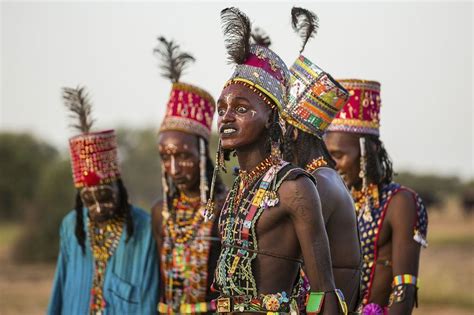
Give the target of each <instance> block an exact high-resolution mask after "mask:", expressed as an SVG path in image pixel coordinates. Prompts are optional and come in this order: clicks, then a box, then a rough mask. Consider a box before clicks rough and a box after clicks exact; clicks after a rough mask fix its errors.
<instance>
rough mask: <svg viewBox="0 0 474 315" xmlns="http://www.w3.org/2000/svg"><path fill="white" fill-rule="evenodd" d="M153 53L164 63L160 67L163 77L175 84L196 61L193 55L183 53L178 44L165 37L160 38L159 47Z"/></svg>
mask: <svg viewBox="0 0 474 315" xmlns="http://www.w3.org/2000/svg"><path fill="white" fill-rule="evenodd" d="M153 52H154V53H155V55H156V56H157V57H158V58H160V59H161V61H162V62H163V64H162V65H160V69H161V70H162V72H161V75H162V76H164V77H165V78H168V79H170V80H171V82H173V83H175V82H178V81H179V78H180V77H181V74H183V72H184V70H185V69H186V68H187V67H188V66H189V64H190V63H191V62H194V61H195V59H194V57H193V56H192V55H190V54H188V53H185V52H181V51H180V50H179V45H178V44H176V43H175V42H174V41H172V40H170V41H168V40H166V38H164V37H163V36H160V37H158V46H156V48H155V49H153Z"/></svg>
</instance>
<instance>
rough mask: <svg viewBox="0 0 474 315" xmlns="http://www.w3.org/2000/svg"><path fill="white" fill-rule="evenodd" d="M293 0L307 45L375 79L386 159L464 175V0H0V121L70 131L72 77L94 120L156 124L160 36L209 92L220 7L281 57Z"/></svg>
mask: <svg viewBox="0 0 474 315" xmlns="http://www.w3.org/2000/svg"><path fill="white" fill-rule="evenodd" d="M293 5H297V6H302V7H305V8H307V9H310V10H312V11H313V12H315V13H316V14H317V15H318V17H319V24H320V28H319V32H318V34H317V36H316V37H315V38H313V39H312V40H311V41H310V42H309V43H308V45H307V46H306V49H305V51H304V55H305V56H306V57H308V58H309V59H311V60H312V61H313V62H315V63H316V64H317V65H318V66H319V67H321V68H322V69H324V70H325V71H327V72H329V73H330V74H331V75H332V76H333V77H335V78H359V79H369V80H377V81H379V82H381V85H382V90H381V98H382V110H381V138H382V140H383V141H384V143H385V146H386V148H387V150H388V152H389V154H390V155H391V157H392V159H393V160H394V165H395V169H396V170H399V171H401V170H408V171H413V172H417V173H435V174H439V175H456V176H460V177H462V178H464V179H472V178H474V167H473V157H474V147H473V120H474V116H473V115H474V113H473V103H474V102H473V94H472V89H473V82H472V73H473V54H472V51H473V34H472V33H473V25H472V17H473V10H474V9H473V4H472V3H471V2H455V1H450V2H400V3H399V2H358V1H351V2H335V1H331V2H316V1H311V2H295V1H293V2H270V1H265V2H256V1H252V2H237V1H234V2H223V1H222V2H220V3H219V2H197V1H193V2H182V1H180V2H176V1H175V2H121V3H118V2H33V3H26V2H20V1H13V2H7V1H3V2H1V4H0V6H1V7H0V10H1V26H0V28H1V32H0V33H1V40H0V43H1V47H0V51H1V65H0V67H1V68H0V69H1V89H0V96H1V97H0V99H1V104H0V105H1V106H0V131H16V132H25V131H26V132H31V133H34V134H35V135H36V136H37V137H39V138H42V139H44V140H46V141H48V142H50V143H52V144H54V145H56V146H58V147H60V148H66V145H67V139H68V138H69V137H71V136H73V135H74V131H73V130H72V129H71V128H70V127H69V124H70V123H71V121H70V120H69V119H68V113H67V111H66V109H65V107H64V105H63V103H62V100H61V98H60V95H61V93H60V91H61V87H63V86H69V87H75V86H77V85H84V86H86V88H87V89H88V91H89V94H90V97H91V100H92V102H93V104H94V113H93V116H94V118H95V119H96V121H97V123H96V126H95V127H96V129H97V130H100V129H103V128H117V127H124V126H126V127H131V128H144V127H151V128H156V129H158V127H159V125H160V122H161V120H162V118H163V115H164V112H165V106H166V103H167V99H168V96H169V92H170V88H171V83H170V82H169V81H168V80H167V79H164V78H162V77H160V71H159V69H158V64H159V62H158V60H157V59H156V57H155V56H154V55H153V48H154V47H155V46H156V44H157V37H158V36H160V35H163V36H165V37H167V38H170V39H174V40H176V41H177V42H178V43H179V44H180V45H181V48H182V50H184V51H187V52H190V53H191V54H193V55H194V57H195V58H196V62H195V63H194V64H193V65H191V66H190V67H189V68H188V70H187V72H186V73H185V74H184V75H183V76H182V81H183V82H188V83H192V84H195V85H198V86H200V87H202V88H204V89H206V90H208V91H209V92H210V93H211V94H212V95H214V96H215V97H218V96H219V94H220V92H221V90H222V86H223V84H224V83H225V81H226V80H227V78H228V77H229V76H230V75H231V73H232V69H233V67H232V65H229V64H227V62H226V54H225V49H224V42H223V36H222V32H221V27H220V16H219V12H220V10H222V9H223V8H225V7H227V6H237V7H239V8H240V9H241V10H242V11H243V12H245V13H246V14H247V15H248V16H249V17H250V18H251V20H252V22H253V25H254V26H258V27H260V28H262V29H263V30H265V32H266V33H267V34H268V35H269V36H270V37H271V39H272V46H271V47H272V49H273V50H274V51H275V52H277V53H278V54H279V55H280V56H281V57H282V58H283V60H284V61H285V62H286V63H287V64H288V65H291V64H292V63H293V61H294V60H295V59H296V58H297V57H298V52H299V48H300V40H299V38H298V36H297V35H296V34H295V33H294V32H293V31H292V29H291V26H290V10H291V7H292V6H293ZM214 125H215V124H214Z"/></svg>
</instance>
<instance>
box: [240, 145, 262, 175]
mask: <svg viewBox="0 0 474 315" xmlns="http://www.w3.org/2000/svg"><path fill="white" fill-rule="evenodd" d="M235 152H236V153H237V159H238V161H239V166H240V169H241V170H243V171H250V170H252V169H254V168H255V167H256V166H257V165H258V164H259V163H260V162H262V161H263V160H264V159H265V158H266V157H267V156H268V155H269V153H268V152H267V151H266V146H265V141H257V142H255V143H252V144H250V145H247V146H245V147H243V148H239V149H236V150H235Z"/></svg>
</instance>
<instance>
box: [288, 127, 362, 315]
mask: <svg viewBox="0 0 474 315" xmlns="http://www.w3.org/2000/svg"><path fill="white" fill-rule="evenodd" d="M299 132H303V131H299V130H298V129H294V135H293V136H294V137H295V139H296V138H297V137H298V133H299ZM307 150H308V151H309V152H308V154H309V155H308V156H310V157H311V159H317V158H319V157H321V156H323V150H322V148H321V147H320V146H311V147H309V148H307ZM292 162H293V164H295V165H298V166H300V167H302V168H305V167H306V162H304V161H300V160H299V159H298V157H297V156H295V159H294V160H293V161H292ZM312 175H313V176H314V177H315V178H316V182H317V186H316V188H317V190H318V193H319V197H320V199H321V205H322V213H323V217H324V223H325V226H326V231H327V234H328V239H329V247H330V248H331V261H332V268H333V269H332V271H333V274H334V280H335V283H336V287H337V288H339V289H340V290H341V291H342V293H343V294H344V297H345V299H346V302H347V306H348V308H349V310H355V308H356V307H357V302H358V294H359V281H360V272H359V264H360V260H361V254H360V245H359V235H358V230H357V219H356V216H355V208H354V202H353V200H352V197H351V195H350V193H349V191H348V190H347V188H346V185H345V184H344V182H343V181H342V179H341V176H339V174H338V173H337V172H336V171H335V170H333V169H332V168H329V167H321V168H318V169H316V170H315V171H313V173H312Z"/></svg>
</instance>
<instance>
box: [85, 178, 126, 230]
mask: <svg viewBox="0 0 474 315" xmlns="http://www.w3.org/2000/svg"><path fill="white" fill-rule="evenodd" d="M80 196H81V199H82V202H83V204H84V206H85V207H87V208H88V209H89V216H90V217H91V219H93V220H98V221H100V220H104V219H107V218H110V217H112V216H113V214H114V212H115V210H116V208H117V206H118V187H117V185H116V184H114V185H99V186H93V187H85V188H83V189H82V190H81V192H80Z"/></svg>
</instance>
